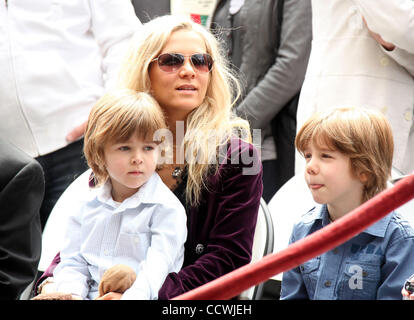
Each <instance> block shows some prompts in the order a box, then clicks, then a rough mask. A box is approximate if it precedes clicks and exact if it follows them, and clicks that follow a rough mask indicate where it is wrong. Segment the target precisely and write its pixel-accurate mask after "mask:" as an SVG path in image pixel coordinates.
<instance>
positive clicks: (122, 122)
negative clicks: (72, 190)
mask: <svg viewBox="0 0 414 320" xmlns="http://www.w3.org/2000/svg"><path fill="white" fill-rule="evenodd" d="M166 127H167V125H166V124H165V119H164V113H163V111H162V110H161V108H160V106H159V105H158V103H157V101H156V100H155V99H154V98H153V97H152V96H151V95H149V94H146V93H144V92H136V91H135V90H114V91H111V92H108V93H106V94H105V95H103V96H102V97H101V98H100V99H99V100H98V101H97V102H96V103H95V105H94V106H93V107H92V110H91V112H90V113H89V118H88V121H87V125H86V131H85V136H84V147H83V151H84V154H85V157H86V160H87V161H88V165H89V167H90V168H91V169H92V171H93V173H94V179H95V184H96V186H99V185H101V184H102V183H104V182H105V181H106V180H107V179H108V172H107V170H106V168H105V154H104V148H105V146H106V145H107V143H114V142H115V143H117V142H123V141H126V140H128V139H129V138H130V137H131V136H132V135H133V134H136V135H137V136H138V137H139V138H140V139H142V140H148V141H152V139H153V136H154V133H155V132H156V131H157V130H159V129H163V128H166Z"/></svg>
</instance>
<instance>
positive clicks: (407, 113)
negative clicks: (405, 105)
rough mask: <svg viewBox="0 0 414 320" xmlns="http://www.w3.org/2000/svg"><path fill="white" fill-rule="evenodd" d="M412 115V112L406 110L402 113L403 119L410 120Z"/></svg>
mask: <svg viewBox="0 0 414 320" xmlns="http://www.w3.org/2000/svg"><path fill="white" fill-rule="evenodd" d="M412 117H413V114H412V113H411V112H410V111H406V112H405V113H404V118H405V120H407V121H411V119H412Z"/></svg>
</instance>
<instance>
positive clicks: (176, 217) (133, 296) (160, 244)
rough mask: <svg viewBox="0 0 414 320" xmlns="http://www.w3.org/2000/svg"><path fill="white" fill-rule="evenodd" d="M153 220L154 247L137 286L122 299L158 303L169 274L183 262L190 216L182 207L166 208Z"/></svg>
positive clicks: (137, 281)
mask: <svg viewBox="0 0 414 320" xmlns="http://www.w3.org/2000/svg"><path fill="white" fill-rule="evenodd" d="M164 208H166V209H167V210H156V211H154V213H153V215H152V218H151V233H152V236H151V245H150V247H149V248H148V252H147V256H146V259H145V260H144V261H143V262H142V263H141V264H140V266H139V270H138V271H137V278H136V280H135V282H134V284H133V285H132V286H131V288H129V289H128V290H126V291H125V292H124V294H123V295H122V300H155V299H158V291H159V289H160V288H161V286H162V284H163V283H164V280H165V278H166V277H167V275H168V274H169V273H170V272H178V271H179V270H180V269H181V266H182V264H183V261H184V242H185V240H186V238H187V225H186V221H187V216H186V213H185V210H184V208H183V207H164Z"/></svg>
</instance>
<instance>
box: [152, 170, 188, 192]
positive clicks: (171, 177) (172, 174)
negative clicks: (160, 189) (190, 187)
mask: <svg viewBox="0 0 414 320" xmlns="http://www.w3.org/2000/svg"><path fill="white" fill-rule="evenodd" d="M157 172H158V174H159V175H160V176H161V177H162V178H163V181H164V183H165V184H166V185H167V186H168V187H169V188H170V189H171V190H174V189H175V188H176V187H177V186H178V185H179V184H180V183H181V182H182V175H183V172H184V166H183V167H181V166H179V165H176V164H163V165H159V166H158V168H157Z"/></svg>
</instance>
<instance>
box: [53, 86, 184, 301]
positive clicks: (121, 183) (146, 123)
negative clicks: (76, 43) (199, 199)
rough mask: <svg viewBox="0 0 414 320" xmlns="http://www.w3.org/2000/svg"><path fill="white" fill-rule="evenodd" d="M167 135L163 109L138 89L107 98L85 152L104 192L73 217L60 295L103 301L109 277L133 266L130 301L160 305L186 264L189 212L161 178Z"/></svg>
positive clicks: (97, 110)
mask: <svg viewBox="0 0 414 320" xmlns="http://www.w3.org/2000/svg"><path fill="white" fill-rule="evenodd" d="M163 128H166V124H165V120H164V116H163V113H162V111H161V109H160V107H159V105H158V103H157V102H156V101H155V100H154V99H153V98H152V97H151V96H150V95H149V94H146V93H142V92H139V93H138V92H135V91H130V90H122V91H114V92H111V93H108V94H106V95H104V96H103V97H102V98H101V99H100V100H98V102H97V103H96V104H95V105H94V107H93V108H92V110H91V113H90V115H89V119H88V123H87V129H86V133H85V138H84V140H85V143H84V153H85V156H86V159H87V161H88V165H89V166H90V168H91V169H92V171H93V179H94V183H93V184H95V185H96V186H97V188H96V190H94V192H92V196H91V198H90V200H89V201H87V202H85V204H84V206H83V207H82V209H81V210H80V211H78V212H74V213H73V215H72V216H71V217H70V218H69V223H68V228H67V233H66V240H65V243H64V248H63V249H62V251H61V252H60V258H61V262H60V263H59V265H58V266H57V267H56V269H55V270H54V273H53V275H54V282H55V286H56V287H55V288H56V291H57V292H62V293H70V294H72V296H73V297H76V298H82V299H95V298H97V297H98V286H99V283H100V280H101V278H102V275H103V274H104V272H105V271H106V270H108V269H109V268H111V267H113V266H115V265H126V266H128V267H130V268H131V269H132V270H134V271H135V273H136V279H135V281H134V282H133V284H132V286H131V287H130V288H129V289H127V290H126V291H125V292H124V293H123V295H122V299H157V297H158V290H159V289H160V287H161V285H162V284H163V282H164V279H165V277H166V276H167V274H168V273H170V272H178V271H179V270H180V268H181V266H182V263H183V254H184V242H185V240H186V235H187V228H186V213H185V209H184V207H183V206H182V204H181V202H180V201H179V200H178V198H176V196H175V195H174V194H173V193H172V191H171V190H170V189H169V188H168V187H167V186H166V185H165V184H164V183H163V182H162V180H161V178H160V177H159V176H158V174H157V173H156V167H157V159H158V156H159V150H158V144H159V142H157V141H154V138H153V137H154V133H155V132H156V131H157V130H158V129H163Z"/></svg>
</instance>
